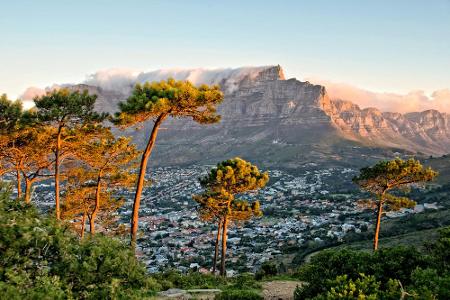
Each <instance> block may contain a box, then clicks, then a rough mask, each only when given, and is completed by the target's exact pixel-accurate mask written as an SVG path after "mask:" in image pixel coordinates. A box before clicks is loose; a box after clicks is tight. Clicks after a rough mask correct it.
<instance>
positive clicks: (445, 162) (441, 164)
mask: <svg viewBox="0 0 450 300" xmlns="http://www.w3.org/2000/svg"><path fill="white" fill-rule="evenodd" d="M423 163H424V164H425V165H427V166H430V167H432V168H433V169H435V170H437V171H439V176H438V177H437V178H436V182H437V183H441V184H450V154H446V155H443V156H441V157H430V158H428V159H425V160H424V161H423Z"/></svg>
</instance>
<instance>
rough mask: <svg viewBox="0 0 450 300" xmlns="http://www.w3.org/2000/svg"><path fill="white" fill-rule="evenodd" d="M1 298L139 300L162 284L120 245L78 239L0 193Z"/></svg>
mask: <svg viewBox="0 0 450 300" xmlns="http://www.w3.org/2000/svg"><path fill="white" fill-rule="evenodd" d="M0 256H1V258H2V259H1V260H0V282H1V284H0V294H1V295H2V297H5V298H6V299H61V298H75V299H78V298H86V299H99V298H102V299H103V298H126V299H133V298H142V297H147V296H150V295H153V294H154V293H155V291H157V290H159V289H160V285H159V284H158V283H157V282H156V281H155V280H154V279H152V278H150V277H149V276H147V273H146V270H145V267H144V266H143V265H142V264H141V263H140V262H138V261H137V259H136V258H135V256H134V253H133V252H132V251H130V249H129V246H128V245H127V244H125V243H124V242H122V241H120V240H117V239H112V238H108V237H103V236H101V235H98V236H95V237H89V238H86V239H85V240H83V241H79V239H78V238H77V236H76V235H74V234H73V233H72V232H71V229H70V228H69V227H68V226H66V225H65V224H64V223H60V222H56V221H54V220H53V218H49V217H43V216H41V215H40V214H39V213H38V212H37V210H36V209H35V208H34V207H33V206H30V205H26V204H23V203H22V202H17V201H13V200H10V199H9V195H7V194H5V193H1V195H0Z"/></svg>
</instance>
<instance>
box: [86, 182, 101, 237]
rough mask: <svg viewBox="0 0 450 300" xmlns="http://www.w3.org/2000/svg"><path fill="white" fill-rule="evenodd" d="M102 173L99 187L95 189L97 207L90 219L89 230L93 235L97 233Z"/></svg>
mask: <svg viewBox="0 0 450 300" xmlns="http://www.w3.org/2000/svg"><path fill="white" fill-rule="evenodd" d="M101 180H102V178H101V173H100V174H99V175H98V177H97V188H96V189H95V207H94V210H93V211H92V214H91V218H90V221H89V226H90V227H89V230H90V232H91V234H92V235H94V234H95V218H97V213H98V211H99V210H100V192H101V189H100V186H101Z"/></svg>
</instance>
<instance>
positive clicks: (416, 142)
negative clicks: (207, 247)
mask: <svg viewBox="0 0 450 300" xmlns="http://www.w3.org/2000/svg"><path fill="white" fill-rule="evenodd" d="M196 72H197V73H195V72H194V73H192V72H188V71H186V72H185V73H183V74H181V75H180V73H176V74H175V75H177V76H172V75H173V74H170V72H166V73H164V76H166V78H167V77H175V78H177V79H188V78H196V80H197V81H198V80H202V78H203V82H197V83H206V84H218V85H220V86H221V88H222V90H223V91H224V93H225V98H224V102H223V103H222V104H221V105H220V106H219V107H218V111H219V113H220V114H221V115H222V121H221V122H220V123H219V124H214V125H208V126H203V125H198V124H195V123H194V122H192V121H189V120H173V119H171V120H168V121H166V123H165V124H164V125H163V127H164V129H165V130H163V131H161V133H160V138H159V146H158V147H157V148H158V149H159V150H158V149H157V151H156V154H155V155H156V156H159V155H161V153H160V152H163V153H164V156H165V157H166V159H167V158H168V159H167V160H168V161H169V162H171V163H175V164H178V163H187V162H211V161H213V160H214V159H216V160H217V159H220V158H226V157H229V156H235V155H240V156H243V157H245V156H247V157H248V158H249V159H253V160H258V161H262V162H268V161H272V163H277V160H278V162H279V163H280V164H287V165H292V164H294V165H295V162H296V161H298V160H299V157H301V156H308V157H311V158H313V157H314V158H315V159H317V157H315V154H317V153H316V152H317V151H318V152H320V153H321V155H319V159H320V157H321V158H322V159H323V158H327V159H332V160H333V159H334V160H337V161H338V160H342V159H344V158H342V157H341V158H339V156H340V155H337V153H339V152H342V151H341V150H342V149H343V148H342V145H345V144H347V147H346V148H345V149H347V150H348V151H349V152H353V150H351V149H354V147H369V148H379V149H385V148H389V149H393V152H395V151H398V150H404V151H406V152H408V153H411V154H413V153H418V154H426V155H442V154H446V153H448V152H450V115H448V114H446V113H440V112H438V111H436V110H426V111H423V112H415V113H407V114H400V113H395V112H381V111H380V110H378V109H376V108H364V109H361V108H360V107H359V106H358V105H356V104H354V103H352V102H350V101H345V100H339V99H338V100H332V99H331V98H330V97H329V95H328V94H327V91H326V88H325V87H324V86H322V85H316V84H312V83H310V82H308V81H305V82H302V81H299V80H297V79H295V78H290V79H286V78H285V75H284V71H283V69H282V68H281V66H279V65H278V66H268V67H256V68H240V69H227V72H228V73H227V74H231V75H230V76H229V77H227V76H222V75H220V74H219V73H217V72H216V73H214V72H212V71H211V72H212V73H205V74H202V73H201V72H200V71H196ZM193 74H195V76H196V77H195V76H194V75H193ZM158 76H160V74H159V73H158ZM136 78H139V80H138V82H142V81H145V80H146V79H148V78H156V77H155V76H153V77H151V76H142V75H141V76H138V77H136ZM160 79H163V78H162V77H161V78H160ZM206 79H208V80H206ZM205 81H206V82H205ZM72 88H73V89H85V88H87V89H88V90H89V91H90V92H91V93H96V94H98V96H99V98H98V103H97V109H98V110H101V111H107V112H110V113H112V112H114V111H116V110H117V103H118V102H119V101H121V100H125V99H126V98H127V96H128V95H129V93H130V92H131V89H132V84H129V85H128V88H126V89H124V88H122V89H120V90H115V91H114V90H112V89H105V88H101V87H96V86H92V85H76V86H73V87H72ZM151 126H152V124H151V122H150V123H146V124H145V125H144V127H145V128H146V129H149V128H150V127H151ZM186 130H189V131H190V133H189V135H186V133H185V132H186ZM146 132H148V131H146V130H143V131H140V132H135V131H131V130H128V131H127V134H130V135H133V136H134V137H135V141H137V142H138V143H139V144H143V143H145V141H146ZM339 145H340V146H339ZM350 145H351V146H350ZM339 147H341V148H339ZM349 147H351V148H349ZM161 148H162V149H161ZM205 149H207V150H208V151H205ZM349 149H350V150H349ZM274 150H275V151H279V152H280V153H282V155H280V157H278V158H277V157H273V156H268V155H267V154H268V153H271V152H272V151H274ZM394 150H395V151H394ZM383 151H384V150H380V152H383ZM183 157H184V159H183ZM345 159H347V158H345ZM301 161H304V160H301Z"/></svg>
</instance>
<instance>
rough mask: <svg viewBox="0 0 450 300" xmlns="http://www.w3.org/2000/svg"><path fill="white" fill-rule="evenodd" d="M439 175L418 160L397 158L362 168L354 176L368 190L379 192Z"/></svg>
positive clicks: (428, 179) (424, 180)
mask: <svg viewBox="0 0 450 300" xmlns="http://www.w3.org/2000/svg"><path fill="white" fill-rule="evenodd" d="M437 175H438V173H437V172H436V171H434V170H432V169H431V168H424V167H423V166H422V164H421V163H420V162H419V161H418V160H415V159H408V160H402V159H400V158H396V159H394V160H390V161H381V162H379V163H377V164H376V165H374V166H372V167H366V168H363V169H361V174H360V175H359V176H356V177H354V178H353V182H355V183H356V184H358V185H359V186H360V187H361V188H363V189H364V190H366V191H368V192H371V193H375V194H379V193H382V192H383V191H387V190H391V189H394V188H401V187H404V186H408V185H411V184H413V183H420V182H427V181H431V180H433V178H435V177H436V176H437Z"/></svg>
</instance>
